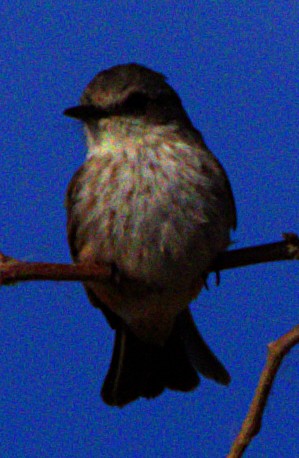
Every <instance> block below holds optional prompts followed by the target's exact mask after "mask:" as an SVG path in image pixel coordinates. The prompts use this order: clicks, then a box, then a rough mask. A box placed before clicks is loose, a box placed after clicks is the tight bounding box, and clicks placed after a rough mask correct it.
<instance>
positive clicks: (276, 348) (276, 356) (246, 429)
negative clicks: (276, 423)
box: [227, 325, 299, 458]
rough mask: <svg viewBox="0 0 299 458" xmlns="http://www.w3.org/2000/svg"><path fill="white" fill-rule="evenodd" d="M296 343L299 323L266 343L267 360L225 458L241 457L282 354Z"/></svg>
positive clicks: (254, 430) (258, 422) (257, 423)
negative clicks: (237, 432) (240, 426)
mask: <svg viewBox="0 0 299 458" xmlns="http://www.w3.org/2000/svg"><path fill="white" fill-rule="evenodd" d="M297 344H299V325H298V326H295V327H294V328H293V329H291V330H290V331H289V332H288V333H287V334H285V335H283V336H282V337H280V338H279V339H278V340H276V341H275V342H272V343H270V344H269V345H268V357H267V361H266V364H265V367H264V369H263V371H262V374H261V377H260V380H259V383H258V386H257V389H256V392H255V395H254V398H253V401H252V403H251V406H250V408H249V411H248V413H247V416H246V418H245V420H244V422H243V425H242V428H241V431H240V433H239V434H238V436H237V438H236V439H235V441H234V443H233V445H232V448H231V450H230V452H229V454H228V455H227V458H239V457H241V456H242V455H243V453H244V452H245V450H246V448H247V447H248V445H249V444H250V442H251V440H252V439H253V437H254V436H256V435H257V434H258V432H259V431H260V428H261V424H262V417H263V413H264V410H265V407H266V404H267V400H268V397H269V394H270V391H271V388H272V386H273V382H274V379H275V376H276V374H277V372H278V369H279V367H280V365H281V362H282V360H283V358H284V356H285V355H287V354H288V352H289V351H290V350H291V349H292V348H293V347H294V346H295V345H297Z"/></svg>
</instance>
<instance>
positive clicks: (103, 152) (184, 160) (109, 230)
mask: <svg viewBox="0 0 299 458" xmlns="http://www.w3.org/2000/svg"><path fill="white" fill-rule="evenodd" d="M64 113H65V115H67V116H70V117H72V118H76V119H79V120H81V121H83V123H84V130H85V134H86V138H87V149H88V152H87V158H86V161H85V163H84V164H83V165H82V166H81V167H80V168H79V170H78V171H77V172H76V174H75V175H74V177H73V179H72V181H71V183H70V185H69V188H68V192H67V199H66V207H67V215H68V223H67V229H68V240H69V244H70V248H71V253H72V257H73V259H74V261H75V262H91V263H98V264H101V263H108V264H109V265H110V266H111V277H110V278H109V280H107V281H101V282H85V283H84V286H85V289H86V292H87V295H88V298H89V300H90V302H91V303H92V304H93V305H94V306H95V307H98V308H99V309H101V310H102V312H103V313H104V315H105V317H106V319H107V321H108V323H109V324H110V326H111V327H112V328H113V329H114V330H115V344H114V350H113V356H112V361H111V365H110V368H109V371H108V374H107V376H106V379H105V381H104V385H103V388H102V397H103V400H104V401H105V402H106V403H107V404H109V405H112V406H119V407H121V406H124V405H125V404H127V403H129V402H131V401H134V400H135V399H137V398H139V397H145V398H154V397H156V396H158V395H159V394H161V393H162V391H163V390H164V389H165V388H170V389H172V390H179V391H190V390H193V389H194V388H195V387H196V386H197V385H198V383H199V376H198V373H201V374H202V375H204V376H205V377H208V378H210V379H213V380H215V381H216V382H218V383H221V384H224V385H227V384H228V383H229V381H230V376H229V374H228V372H227V371H226V369H225V368H224V366H223V365H222V364H221V362H220V361H219V360H218V359H217V358H216V356H215V355H214V354H213V353H212V351H211V350H210V348H209V347H208V345H207V344H206V343H205V342H204V340H203V338H202V337H201V335H200V334H199V332H198V330H197V328H196V326H195V323H194V321H193V318H192V316H191V313H190V310H189V304H190V302H191V301H192V300H193V299H195V298H196V297H197V295H198V294H199V292H200V290H201V289H202V287H203V285H204V282H205V280H204V278H205V276H206V274H207V273H208V271H209V267H210V266H211V264H212V262H213V261H214V259H215V257H216V256H217V254H218V253H220V252H221V251H223V250H225V249H226V248H227V246H228V245H229V243H230V230H231V229H232V228H235V226H236V211H235V204H234V198H233V195H232V191H231V187H230V184H229V181H228V178H227V176H226V174H225V172H224V170H223V168H222V166H221V164H220V163H219V162H218V160H217V159H216V158H215V157H214V156H213V154H212V153H211V151H210V150H209V149H208V148H207V146H206V144H205V142H204V140H203V138H202V136H201V134H200V132H199V131H198V130H196V129H195V128H194V127H193V125H192V123H191V121H190V119H189V117H188V115H187V113H186V111H185V110H184V108H183V106H182V103H181V100H180V98H179V96H178V95H177V94H176V92H175V91H174V90H173V89H172V88H171V86H170V85H169V84H168V83H167V82H166V79H165V77H164V76H163V75H162V74H160V73H157V72H155V71H153V70H150V69H148V68H146V67H144V66H142V65H138V64H134V63H132V64H126V65H117V66H115V67H112V68H109V69H108V70H104V71H102V72H100V73H99V74H97V75H96V76H95V78H94V79H93V80H92V81H91V82H90V83H89V84H88V86H87V87H86V89H85V90H84V92H83V95H82V97H81V100H80V105H79V106H76V107H73V108H69V109H67V110H65V112H64Z"/></svg>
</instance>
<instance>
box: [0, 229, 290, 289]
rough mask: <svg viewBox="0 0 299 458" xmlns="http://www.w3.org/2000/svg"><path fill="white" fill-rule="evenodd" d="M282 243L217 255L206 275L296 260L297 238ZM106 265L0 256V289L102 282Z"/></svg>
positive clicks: (108, 272)
mask: <svg viewBox="0 0 299 458" xmlns="http://www.w3.org/2000/svg"><path fill="white" fill-rule="evenodd" d="M284 239H285V240H284V241H282V242H276V243H269V244H266V245H259V246H253V247H249V248H241V249H239V250H231V251H226V252H223V253H221V255H219V257H218V258H217V259H216V262H215V263H214V265H213V266H212V267H211V269H210V271H211V272H213V271H215V272H220V271H221V270H224V269H233V268H236V267H243V266H248V265H252V264H258V263H261V262H273V261H283V260H292V259H299V238H298V236H297V235H295V234H284ZM110 274H111V271H110V267H109V265H106V264H102V265H98V264H52V263H45V262H25V261H19V260H17V259H14V258H11V257H9V256H5V255H3V254H1V253H0V285H9V284H13V283H16V282H18V281H36V280H54V281H87V280H98V281H99V280H101V281H105V280H107V279H108V278H109V277H110Z"/></svg>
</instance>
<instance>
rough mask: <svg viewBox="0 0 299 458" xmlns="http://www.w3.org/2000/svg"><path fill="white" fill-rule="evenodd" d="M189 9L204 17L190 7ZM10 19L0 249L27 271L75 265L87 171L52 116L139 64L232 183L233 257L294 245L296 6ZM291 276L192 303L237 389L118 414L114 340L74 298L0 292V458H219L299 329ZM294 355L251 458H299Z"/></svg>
mask: <svg viewBox="0 0 299 458" xmlns="http://www.w3.org/2000/svg"><path fill="white" fill-rule="evenodd" d="M198 3H199V2H198ZM202 3H204V5H200V4H198V5H197V4H196V2H195V4H194V2H193V1H192V2H191V1H189V0H184V1H182V2H175V1H167V2H164V1H160V2H156V1H152V2H149V3H148V4H143V3H142V2H137V1H136V2H134V1H127V2H121V1H114V2H111V0H110V1H106V0H103V1H90V2H83V1H82V0H81V1H80V0H76V1H70V2H65V1H58V0H53V1H48V2H47V1H41V2H33V1H29V0H27V1H26V2H21V1H18V0H15V1H14V2H6V5H3V6H2V7H1V8H2V12H1V18H0V30H1V111H0V117H1V155H0V183H1V184H0V221H1V225H0V243H1V248H0V249H1V250H3V252H4V253H6V254H9V255H12V256H15V257H16V258H21V259H24V260H27V261H37V260H40V261H53V262H55V261H56V262H68V261H70V256H69V252H68V247H67V242H66V234H65V210H64V206H63V202H64V195H65V189H66V186H67V183H68V182H69V180H70V179H71V177H72V175H73V173H74V172H75V170H76V169H77V168H78V167H79V166H80V164H81V163H82V162H83V160H84V154H85V145H84V138H83V134H82V131H81V129H80V125H79V124H78V123H77V122H75V121H72V120H70V119H68V118H65V117H63V116H62V111H63V110H64V109H65V108H67V107H69V106H72V105H74V104H76V103H77V101H78V99H79V96H80V94H81V91H82V90H83V89H84V87H85V85H86V84H87V83H88V82H89V80H90V79H91V78H92V77H93V76H94V75H95V74H96V73H97V72H98V71H100V70H102V69H105V68H107V67H109V66H112V65H115V64H118V63H126V62H132V61H136V62H139V63H142V64H145V65H147V66H149V67H151V68H153V69H155V70H158V71H160V72H162V73H164V74H166V75H167V76H168V80H169V82H170V84H171V85H173V87H174V88H175V89H176V90H177V91H178V92H179V94H180V96H181V97H182V99H183V102H184V106H185V108H186V109H187V111H188V113H189V114H190V116H191V118H192V120H193V122H194V124H195V125H196V126H197V127H198V128H200V130H201V131H202V132H203V134H204V137H205V139H206V141H207V143H208V145H209V147H210V148H211V149H212V151H213V152H214V153H215V154H216V155H217V157H218V158H219V159H220V160H221V162H222V163H223V164H224V166H225V168H226V170H227V173H228V175H229V177H230V180H231V183H232V188H233V190H234V194H235V198H236V202H237V208H238V221H239V224H238V229H237V232H236V233H235V234H234V240H235V241H236V247H241V246H246V245H253V244H256V243H263V242H271V241H276V240H278V239H279V238H280V235H281V233H282V232H283V231H297V232H298V213H297V212H298V201H299V189H298V168H299V163H298V142H299V138H298V74H299V72H298V39H299V36H298V35H299V33H298V13H299V6H298V3H297V2H294V1H291V0H286V1H284V2H281V1H258V2H249V1H245V2H240V1H208V2H202ZM297 278H298V265H296V264H295V263H291V262H284V263H273V264H266V265H259V266H252V267H249V268H243V269H238V270H232V271H227V272H224V273H223V274H222V281H221V285H220V287H219V288H216V286H215V284H214V278H211V279H210V286H211V288H210V291H209V292H203V293H202V294H201V295H200V297H199V298H198V300H197V301H195V302H194V304H193V312H194V314H195V316H196V320H197V322H198V325H199V327H200V329H201V331H202V333H203V334H204V336H205V337H206V338H207V340H208V342H209V343H210V344H211V346H212V348H213V349H214V350H215V351H216V353H217V354H218V355H219V357H220V358H221V359H222V360H223V362H224V363H225V364H226V366H227V367H228V369H229V370H230V373H231V375H232V383H231V385H230V386H229V388H225V387H221V386H218V385H216V384H214V383H212V382H210V381H208V380H202V383H201V386H200V387H199V389H198V390H196V391H194V392H193V393H191V394H180V393H174V392H169V391H168V392H165V393H164V394H163V395H162V396H161V397H159V398H158V399H156V400H155V401H152V402H147V401H144V400H141V401H138V402H135V403H133V404H131V405H129V406H127V407H126V408H124V409H123V410H118V409H112V408H109V407H107V406H105V405H104V404H103V402H102V400H101V399H100V396H99V392H100V386H101V383H102V380H103V377H104V375H105V373H106V371H107V368H108V364H109V361H110V354H111V348H112V332H111V330H110V329H109V328H108V326H107V325H106V323H105V320H104V318H103V317H102V315H101V314H100V313H99V311H97V310H95V309H94V308H93V307H91V306H90V305H89V303H88V301H87V299H86V297H85V295H84V292H83V288H82V287H81V285H80V284H77V283H68V284H67V283H50V282H47V283H42V282H35V283H30V284H20V285H17V286H13V287H3V288H2V289H1V292H0V294H1V295H0V301H1V308H0V313H1V329H0V342H1V352H0V358H1V360H0V367H1V377H0V397H1V403H0V415H1V418H0V428H1V444H0V455H1V457H5V458H6V457H14V458H18V457H22V458H23V457H30V458H31V457H40V456H43V457H119V456H126V457H136V456H138V457H166V458H167V457H173V456H175V457H184V458H188V457H194V456H202V457H208V458H210V457H212V458H214V457H224V456H225V454H226V453H227V452H228V450H229V448H230V444H231V442H232V440H233V438H234V437H235V435H236V433H237V432H238V430H239V427H240V425H241V423H242V420H243V418H244V415H245V413H246V411H247V408H248V405H249V403H250V400H251V398H252V395H253V392H254V389H255V386H256V383H257V380H258V377H259V374H260V371H261V369H262V367H263V364H264V361H265V357H266V344H267V343H268V342H270V341H272V340H274V339H276V338H277V337H278V336H279V335H281V334H282V333H284V332H286V331H287V330H289V328H291V327H293V326H294V325H295V324H296V322H298V302H297V294H298V283H297V284H296V281H297ZM298 367H299V349H298V348H296V349H294V350H293V351H292V352H291V354H290V355H289V356H288V357H287V358H286V360H285V361H284V363H283V366H282V368H281V371H280V372H279V375H278V377H277V380H276V382H275V385H274V390H273V393H272V395H271V397H270V400H269V404H268V406H267V410H266V414H265V418H264V422H263V427H262V431H261V433H260V435H259V436H258V437H257V438H256V439H255V441H254V442H253V444H252V445H251V446H250V448H249V450H248V451H247V455H246V456H248V457H257V456H259V457H267V458H272V457H280V458H281V457H289V456H299V439H298V436H299V434H298V409H299V401H298V399H299V384H298V372H299V371H298Z"/></svg>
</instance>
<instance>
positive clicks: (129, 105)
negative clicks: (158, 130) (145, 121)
mask: <svg viewBox="0 0 299 458" xmlns="http://www.w3.org/2000/svg"><path fill="white" fill-rule="evenodd" d="M148 100H149V99H148V97H147V96H146V94H143V93H142V92H134V93H133V94H131V95H129V97H128V98H127V100H126V101H125V103H124V106H123V108H124V110H125V111H126V112H127V113H130V114H135V113H136V114H142V113H145V110H146V107H147V104H148Z"/></svg>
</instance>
